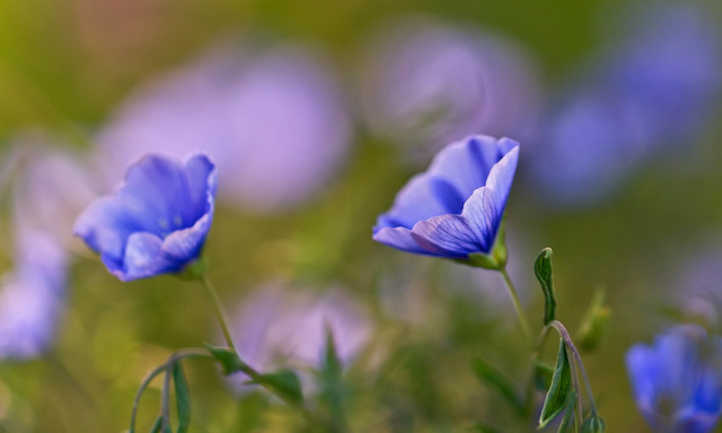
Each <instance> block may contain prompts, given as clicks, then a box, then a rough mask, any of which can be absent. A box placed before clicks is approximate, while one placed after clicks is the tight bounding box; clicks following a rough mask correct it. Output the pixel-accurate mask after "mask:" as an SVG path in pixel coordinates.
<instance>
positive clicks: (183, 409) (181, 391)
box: [173, 361, 191, 433]
mask: <svg viewBox="0 0 722 433" xmlns="http://www.w3.org/2000/svg"><path fill="white" fill-rule="evenodd" d="M173 386H174V387H175V398H176V407H177V409H178V430H177V431H178V433H186V432H187V431H188V427H189V426H190V422H191V396H190V391H189V389H188V381H187V380H186V377H185V374H184V373H183V366H182V365H181V363H180V361H177V362H175V363H174V364H173Z"/></svg>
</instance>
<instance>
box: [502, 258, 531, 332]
mask: <svg viewBox="0 0 722 433" xmlns="http://www.w3.org/2000/svg"><path fill="white" fill-rule="evenodd" d="M499 272H501V275H503V276H504V281H505V282H506V287H507V289H508V292H509V297H511V301H512V303H513V304H514V310H516V316H517V317H518V318H519V324H520V325H521V329H522V331H523V332H524V335H525V336H526V338H527V339H531V331H530V328H529V322H528V321H527V320H526V315H525V313H524V310H523V309H522V307H521V302H520V301H519V295H518V294H517V291H516V288H515V287H514V283H512V282H511V277H509V273H508V272H506V268H501V269H500V270H499Z"/></svg>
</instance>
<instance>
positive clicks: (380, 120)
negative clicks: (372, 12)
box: [359, 17, 540, 160]
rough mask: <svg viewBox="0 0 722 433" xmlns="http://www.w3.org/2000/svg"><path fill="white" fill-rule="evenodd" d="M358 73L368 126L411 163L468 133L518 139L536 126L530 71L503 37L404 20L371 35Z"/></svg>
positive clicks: (535, 89) (522, 56) (533, 78)
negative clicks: (402, 150)
mask: <svg viewBox="0 0 722 433" xmlns="http://www.w3.org/2000/svg"><path fill="white" fill-rule="evenodd" d="M359 69H360V71H361V74H362V76H361V94H360V99H361V101H362V102H363V105H362V108H363V110H364V111H363V114H364V117H365V120H366V122H367V124H368V126H369V127H370V128H371V130H372V131H373V132H374V133H376V134H378V135H380V136H382V137H387V138H390V139H392V140H394V141H395V142H396V143H399V144H402V145H405V146H406V147H407V148H408V150H409V151H410V152H411V153H412V154H415V155H414V156H417V158H416V159H422V158H423V160H426V158H427V157H428V156H429V155H430V154H433V153H434V152H436V151H437V150H438V148H439V145H440V144H443V143H449V142H451V141H455V140H459V139H461V138H463V137H464V136H466V135H467V134H469V132H474V131H484V132H485V133H487V134H490V135H495V136H514V137H522V138H523V137H525V134H526V133H528V132H529V130H530V129H531V127H532V126H533V124H534V123H535V121H536V120H537V119H536V117H537V115H538V112H539V105H540V104H539V103H540V91H539V83H538V80H537V78H536V68H535V65H534V64H533V62H532V61H531V60H530V58H529V56H528V55H527V53H526V52H525V51H524V50H523V48H522V47H520V46H519V45H518V44H516V43H514V41H511V40H508V39H505V38H504V37H502V36H498V35H490V34H484V33H481V32H477V31H476V29H472V28H464V27H454V26H446V25H444V24H443V23H438V22H435V21H434V20H433V19H431V18H425V17H410V18H406V19H403V20H401V21H394V22H392V23H389V24H388V25H387V26H386V27H385V28H382V29H381V31H378V32H377V33H376V35H375V37H374V38H373V39H372V40H371V41H370V43H369V44H368V48H367V54H366V56H365V58H364V63H363V65H362V67H361V68H359ZM412 146H413V147H412Z"/></svg>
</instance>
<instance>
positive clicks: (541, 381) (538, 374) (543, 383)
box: [534, 361, 554, 391]
mask: <svg viewBox="0 0 722 433" xmlns="http://www.w3.org/2000/svg"><path fill="white" fill-rule="evenodd" d="M553 374H554V368H553V367H552V366H550V365H549V364H547V363H544V362H541V361H535V362H534V386H536V388H537V389H538V390H539V391H546V390H548V389H549V387H550V386H551V384H552V375H553Z"/></svg>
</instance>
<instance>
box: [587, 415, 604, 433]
mask: <svg viewBox="0 0 722 433" xmlns="http://www.w3.org/2000/svg"><path fill="white" fill-rule="evenodd" d="M606 428H607V426H606V424H605V423H604V420H603V419H602V417H600V416H599V415H597V413H596V412H594V411H592V413H591V414H589V416H588V417H587V419H586V420H584V423H583V424H582V433H604V431H605V430H606Z"/></svg>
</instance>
